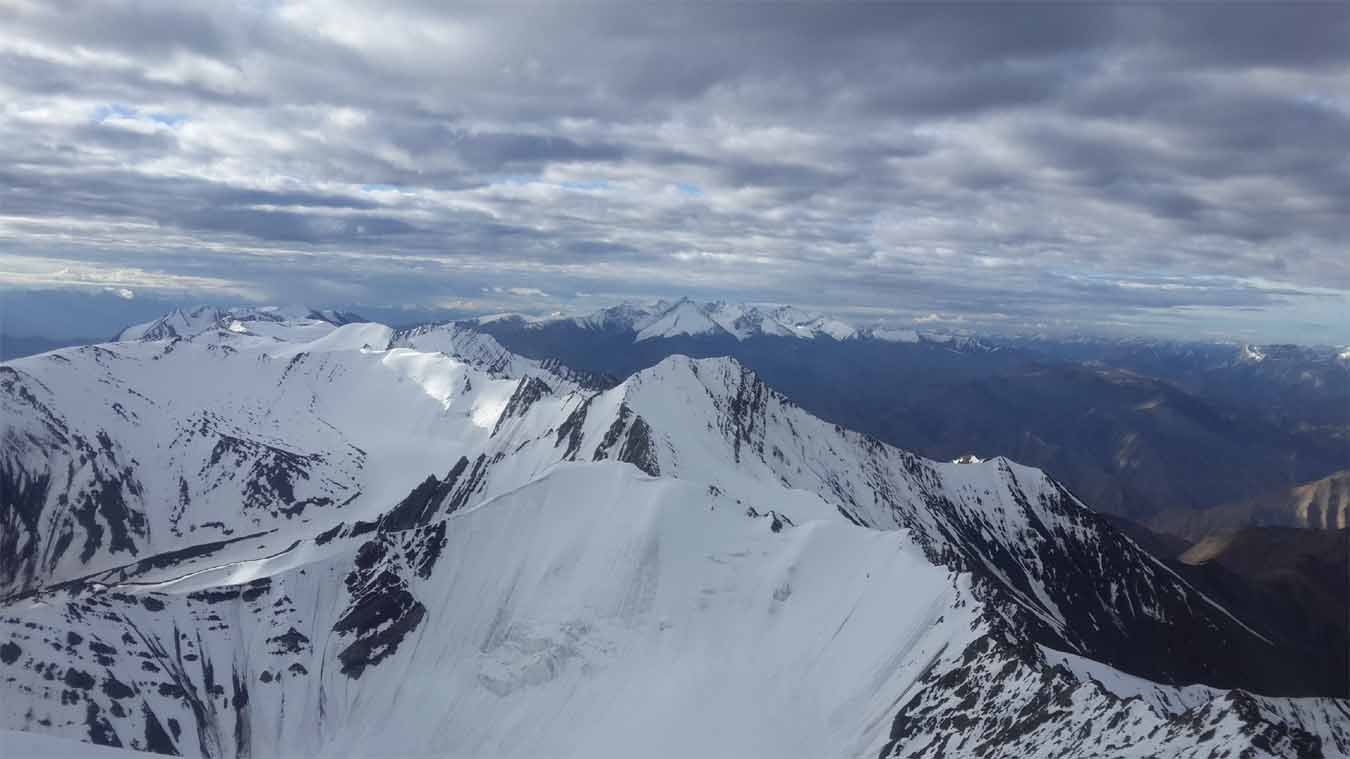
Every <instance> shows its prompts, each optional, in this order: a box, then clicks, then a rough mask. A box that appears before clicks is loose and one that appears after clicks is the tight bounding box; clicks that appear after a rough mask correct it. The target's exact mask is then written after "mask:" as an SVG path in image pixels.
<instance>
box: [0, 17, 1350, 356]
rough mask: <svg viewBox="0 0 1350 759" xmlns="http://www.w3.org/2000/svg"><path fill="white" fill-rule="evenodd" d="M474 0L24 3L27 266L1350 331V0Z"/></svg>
mask: <svg viewBox="0 0 1350 759" xmlns="http://www.w3.org/2000/svg"><path fill="white" fill-rule="evenodd" d="M445 5H446V4H443V3H436V2H423V3H399V4H391V3H387V2H360V1H357V0H347V1H346V2H341V3H322V4H319V3H308V2H279V3H274V2H262V1H261V0H256V1H254V0H250V1H241V2H233V3H211V4H203V5H201V6H192V5H190V4H182V3H172V2H170V3H141V2H100V3H59V2H46V1H44V2H41V3H38V2H32V3H27V2H24V1H23V0H20V2H18V3H17V4H8V5H4V6H0V28H3V29H4V30H5V31H4V34H0V94H3V100H2V102H3V105H0V141H2V144H4V145H5V159H4V161H3V162H0V192H3V193H4V195H3V202H0V284H5V285H9V286H22V287H35V286H55V285H88V286H97V287H116V288H128V289H131V290H153V291H155V292H158V293H161V294H163V293H178V294H180V295H181V297H185V298H194V299H207V300H224V299H256V300H304V301H308V302H312V303H316V304H371V305H402V304H407V305H410V306H417V307H419V308H436V307H442V306H443V307H452V308H453V307H462V306H464V305H465V304H470V303H471V304H476V305H481V306H482V307H485V308H498V307H501V308H505V307H511V308H516V309H522V308H523V309H526V310H530V309H547V308H555V307H558V306H580V305H584V304H586V303H589V302H592V301H599V300H605V299H612V298H616V297H621V296H629V295H646V294H682V293H691V294H694V295H699V296H703V297H726V298H735V299H745V300H769V301H773V300H777V301H787V302H795V303H800V304H804V305H811V306H816V307H821V308H827V309H832V310H836V311H840V312H842V313H845V314H851V315H854V316H855V317H864V318H877V319H885V320H890V321H897V322H908V321H913V320H915V319H925V320H932V319H933V318H934V317H936V318H938V319H941V320H946V321H951V322H959V323H962V324H963V325H965V326H971V327H990V328H994V327H996V328H1006V329H1050V330H1060V329H1084V330H1088V331H1093V330H1101V329H1119V330H1127V331H1128V330H1134V331H1153V332H1157V331H1165V330H1176V331H1178V333H1179V334H1181V333H1184V334H1190V335H1196V336H1202V335H1206V334H1220V333H1221V334H1229V335H1234V336H1243V335H1249V334H1250V335H1253V336H1259V337H1266V338H1273V339H1301V340H1324V341H1341V342H1344V341H1350V326H1347V324H1348V323H1350V319H1347V318H1346V317H1347V307H1346V306H1347V293H1350V257H1347V254H1346V253H1347V242H1350V152H1347V150H1346V146H1347V145H1350V7H1348V6H1346V5H1344V4H1326V5H1316V4H1298V5H1294V6H1284V7H1276V6H1257V5H1245V4H1241V5H1228V6H1217V5H1214V6H1211V5H1198V4H1197V5H1189V4H1188V5H1183V6H1176V7H1154V6H1146V5H1137V4H1132V5H1127V6H1116V7H1086V6H1078V5H1063V4H1049V5H1036V6H1007V7H1004V6H989V5H983V4H981V5H978V6H960V7H942V6H936V5H928V4H924V5H913V6H903V7H894V6H879V5H870V4H869V5H861V4H842V5H841V4H830V5H820V6H816V5H791V6H780V5H761V4H741V3H736V4H728V5H726V6H720V5H712V4H679V3H671V4H667V5H666V6H654V5H650V4H625V5H598V4H597V5H590V4H586V5H575V4H569V5H566V6H562V5H540V6H519V5H512V6H509V7H503V6H499V5H483V6H479V7H474V6H461V5H459V4H455V5H456V8H457V10H455V11H454V12H450V11H447V10H446V9H445V8H444V7H443V6H445ZM394 6H398V7H394ZM580 293H587V294H590V295H579V294H580Z"/></svg>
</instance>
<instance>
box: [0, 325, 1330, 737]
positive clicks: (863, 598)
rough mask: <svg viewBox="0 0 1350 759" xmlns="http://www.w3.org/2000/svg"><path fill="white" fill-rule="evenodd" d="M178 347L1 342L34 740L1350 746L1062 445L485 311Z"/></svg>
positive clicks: (0, 624)
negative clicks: (568, 364)
mask: <svg viewBox="0 0 1350 759" xmlns="http://www.w3.org/2000/svg"><path fill="white" fill-rule="evenodd" d="M686 305H688V304H686ZM177 337H178V338H179V339H176V340H135V341H124V342H118V343H110V344H106V345H101V346H89V347H84V348H77V349H65V350H58V351H55V352H52V353H48V354H44V355H42V356H35V357H31V358H27V359H20V360H17V361H13V362H10V363H8V364H5V365H4V366H0V412H3V416H2V417H0V418H4V419H5V420H7V426H6V427H5V428H4V429H3V431H2V434H3V436H4V437H3V439H4V441H5V445H4V446H3V447H0V485H3V492H5V493H7V494H12V498H11V503H13V504H14V506H13V507H11V508H9V509H7V510H5V511H2V512H0V519H2V520H3V521H0V598H3V599H5V600H4V601H0V604H2V607H0V608H3V613H2V614H0V641H4V643H3V644H0V694H3V696H4V698H0V729H11V730H13V729H17V730H26V731H33V732H40V733H46V734H50V735H54V736H62V737H67V738H79V739H82V740H86V741H92V742H95V743H101V744H105V745H118V746H123V747H130V748H134V749H137V750H150V751H157V752H161V753H179V754H184V755H205V756H229V757H237V756H251V757H266V756H287V757H292V756H301V757H304V756H312V757H318V756H330V755H333V754H334V753H339V754H345V755H350V756H386V755H391V754H394V755H397V754H407V755H417V754H427V753H432V752H435V753H441V754H448V755H452V756H475V757H476V756H505V757H517V756H518V757H525V756H538V755H549V756H597V755H644V756H672V757H674V756H690V755H710V756H715V755H732V756H795V755H803V754H806V755H811V756H819V755H826V756H832V755H841V756H883V755H884V756H887V757H910V756H926V755H932V752H933V750H934V749H933V747H934V746H942V747H944V748H943V751H944V753H945V755H947V756H1025V755H1036V756H1046V757H1065V758H1066V759H1067V758H1068V757H1081V756H1087V755H1094V756H1095V755H1113V756H1114V755H1124V756H1141V757H1142V756H1172V755H1187V753H1186V752H1188V751H1191V750H1192V749H1193V748H1194V747H1197V746H1203V749H1204V751H1205V752H1208V751H1210V750H1212V749H1222V750H1223V751H1227V752H1232V753H1236V752H1241V751H1244V750H1251V751H1253V752H1256V754H1257V755H1262V754H1263V753H1264V755H1272V756H1290V757H1293V756H1299V755H1309V754H1310V753H1311V754H1312V755H1316V753H1315V752H1316V751H1322V752H1324V753H1328V752H1332V753H1334V752H1336V751H1342V752H1343V751H1346V750H1350V729H1347V728H1346V726H1345V720H1344V715H1345V712H1344V711H1343V710H1342V711H1337V710H1338V709H1342V706H1341V705H1340V704H1339V702H1333V701H1329V700H1326V699H1287V698H1271V697H1266V696H1253V695H1249V694H1248V693H1247V692H1245V691H1242V690H1228V689H1229V688H1233V687H1234V686H1242V687H1244V688H1249V689H1253V690H1256V691H1257V692H1261V691H1266V692H1274V691H1284V692H1290V691H1291V690H1294V689H1296V687H1297V684H1296V683H1293V682H1291V681H1289V680H1287V679H1284V680H1282V679H1281V677H1286V676H1287V675H1288V674H1289V673H1290V672H1293V671H1294V670H1295V669H1296V664H1297V662H1294V661H1292V660H1287V661H1280V660H1276V661H1274V665H1275V669H1278V670H1288V672H1270V671H1266V670H1264V669H1262V668H1261V667H1260V666H1259V665H1260V664H1261V663H1262V662H1268V661H1271V660H1272V656H1271V651H1272V650H1274V649H1273V648H1272V647H1273V646H1274V645H1275V644H1274V643H1273V642H1272V641H1270V640H1269V639H1268V638H1267V637H1266V634H1265V633H1264V632H1263V631H1261V630H1257V629H1252V628H1249V627H1248V626H1247V625H1246V624H1245V623H1244V622H1243V621H1241V620H1239V619H1237V618H1235V617H1234V616H1233V615H1232V614H1231V613H1229V611H1228V610H1227V609H1225V608H1224V607H1223V606H1221V605H1220V604H1218V603H1216V602H1214V601H1213V600H1211V599H1209V598H1207V597H1205V596H1204V595H1203V594H1200V593H1199V592H1197V591H1196V590H1195V589H1194V588H1192V587H1190V586H1189V585H1188V584H1187V583H1186V582H1185V581H1183V580H1182V579H1181V578H1179V577H1177V576H1176V575H1174V574H1172V573H1171V572H1170V571H1168V570H1167V569H1166V568H1165V567H1164V566H1162V565H1161V564H1160V563H1158V562H1157V561H1156V560H1154V559H1153V557H1151V556H1149V555H1148V554H1147V553H1145V552H1144V551H1143V550H1142V549H1140V548H1139V547H1138V546H1137V545H1136V544H1134V543H1133V542H1132V541H1130V540H1129V539H1128V538H1125V537H1124V536H1123V535H1121V534H1120V533H1118V532H1116V531H1115V530H1114V528H1112V527H1111V526H1110V525H1109V524H1107V523H1106V522H1105V521H1104V520H1102V519H1100V518H1099V517H1097V515H1096V514H1094V513H1093V512H1092V511H1091V510H1090V509H1088V508H1087V507H1086V506H1085V505H1084V504H1082V503H1081V502H1079V500H1078V499H1077V498H1075V497H1074V496H1073V495H1072V494H1070V493H1068V492H1067V491H1066V490H1064V488H1062V487H1061V486H1060V485H1059V484H1058V483H1056V482H1054V481H1053V480H1052V479H1050V478H1048V477H1046V476H1045V475H1044V474H1043V473H1041V472H1040V471H1038V470H1035V469H1032V468H1029V467H1024V466H1020V465H1017V464H1015V463H1013V462H1011V461H1009V460H1007V459H1006V458H1003V457H994V458H991V459H989V460H987V461H982V462H974V463H964V464H955V463H939V462H935V461H930V460H927V459H924V458H922V457H919V456H915V455H913V454H910V453H907V452H905V451H901V450H898V449H895V448H892V447H890V446H886V445H883V444H881V443H879V442H878V441H876V440H874V439H871V438H869V437H867V436H865V435H861V434H857V433H854V432H851V431H848V430H845V429H843V428H840V427H838V426H836V425H832V424H828V423H826V422H823V421H821V420H819V419H817V418H815V417H813V416H811V415H810V414H808V413H806V412H805V411H804V410H802V409H801V408H799V407H798V406H796V405H795V404H793V403H791V402H790V401H789V400H788V399H787V398H785V397H783V396H782V395H780V394H779V393H777V392H776V391H774V390H773V389H772V388H770V387H768V386H767V385H766V384H765V383H764V382H763V381H762V380H761V379H760V378H759V377H757V376H756V375H755V374H754V373H753V372H751V371H750V370H749V369H747V368H746V367H745V366H743V365H742V364H740V363H739V362H738V361H736V360H734V359H730V358H704V359H691V358H688V357H686V356H681V355H676V356H670V357H668V358H665V359H664V360H662V361H660V362H659V363H658V364H656V365H655V366H652V367H650V368H648V369H644V370H642V371H640V372H637V373H635V374H633V375H631V376H629V377H627V378H624V379H622V380H617V381H614V382H610V383H605V384H599V385H597V384H590V383H586V382H582V381H578V379H577V378H576V375H575V374H573V373H570V372H568V371H567V370H566V369H565V368H563V367H559V366H556V365H546V364H544V363H542V362H536V361H531V360H528V359H523V358H521V357H518V356H514V355H512V354H510V353H509V352H506V351H504V350H503V349H502V348H501V346H500V345H499V344H497V343H496V342H495V341H494V340H492V339H491V338H489V337H487V336H485V335H481V334H478V333H476V332H474V331H473V330H469V329H466V328H465V327H464V326H463V325H439V326H434V327H423V328H418V329H414V330H400V331H396V330H391V329H389V328H387V327H384V326H382V325H377V324H348V325H344V326H338V327H334V326H332V325H330V326H329V328H328V329H327V330H325V331H324V332H323V334H321V335H318V336H311V335H306V334H304V333H302V332H300V331H294V330H293V331H288V332H281V331H279V332H276V333H273V334H270V335H267V336H266V337H265V338H264V337H263V336H259V335H256V334H252V331H251V330H250V333H248V334H245V333H243V332H237V331H230V330H225V331H224V332H219V333H217V332H212V331H205V332H201V333H198V334H197V335H195V336H182V335H179V336H177ZM1197 682H1198V683H1204V684H1205V686H1203V687H1199V686H1187V687H1183V686H1185V684H1188V683H1197ZM1032 713H1035V714H1038V715H1040V714H1045V716H1046V718H1045V719H1039V718H1026V719H1019V718H1017V717H1016V716H1015V715H1027V714H1032ZM652 736H671V737H669V738H666V739H663V740H660V741H653V740H652ZM1122 747H1125V748H1122ZM1197 755H1204V754H1197Z"/></svg>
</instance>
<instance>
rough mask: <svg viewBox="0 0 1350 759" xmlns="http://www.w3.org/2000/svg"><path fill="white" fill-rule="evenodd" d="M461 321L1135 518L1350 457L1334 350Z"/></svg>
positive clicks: (676, 323) (1260, 488)
mask: <svg viewBox="0 0 1350 759" xmlns="http://www.w3.org/2000/svg"><path fill="white" fill-rule="evenodd" d="M466 324H467V325H469V326H472V327H474V328H475V329H480V330H482V331H485V332H488V333H490V334H492V335H493V336H494V337H496V338H497V339H498V341H500V342H501V343H502V344H503V345H504V346H506V347H507V348H508V349H510V350H512V351H514V352H516V353H520V354H522V355H527V356H531V357H534V358H537V359H543V358H552V359H555V360H557V361H559V362H561V363H563V364H566V365H568V366H572V367H574V368H577V369H584V370H587V371H591V372H594V373H597V374H610V375H614V376H625V375H627V374H629V373H632V372H634V371H639V370H641V369H643V368H646V367H649V366H652V365H654V364H656V363H657V362H659V361H661V360H662V359H664V358H665V357H667V356H669V355H674V354H687V355H690V356H696V357H703V356H733V357H735V358H736V359H737V360H739V361H741V362H743V363H744V364H746V365H747V366H750V367H752V368H753V369H754V370H755V371H756V372H758V373H759V374H760V375H762V376H763V377H764V378H765V379H766V380H767V381H768V382H770V383H771V384H773V385H774V386H775V387H776V388H778V389H780V390H781V391H782V392H784V393H786V394H787V395H788V397H790V398H792V399H794V400H795V401H797V402H798V403H800V404H802V405H803V407H805V408H807V409H808V410H810V411H811V412H812V413H814V414H817V415H819V416H821V417H822V418H825V419H828V420H831V421H834V422H837V423H839V424H843V425H845V426H848V427H850V428H853V429H858V430H860V431H863V432H867V433H869V434H872V435H876V436H877V437H878V438H880V439H882V440H884V441H886V442H888V443H891V444H893V445H898V446H902V447H905V448H908V449H912V450H915V451H918V452H920V453H922V454H924V455H926V456H931V457H933V458H937V459H943V460H950V459H954V458H957V457H959V456H962V455H965V454H968V453H973V454H976V455H979V456H983V457H988V456H994V455H999V454H1003V455H1008V456H1012V457H1014V458H1016V459H1018V460H1020V461H1026V462H1028V463H1031V464H1033V465H1035V466H1038V467H1042V468H1044V469H1045V470H1046V471H1048V472H1051V473H1052V474H1053V475H1054V476H1055V477H1057V478H1059V479H1060V480H1062V481H1063V482H1065V483H1066V484H1068V485H1069V486H1070V487H1071V488H1072V489H1073V490H1074V491H1075V492H1077V493H1079V494H1081V495H1082V496H1083V497H1084V498H1087V499H1088V500H1090V501H1091V502H1092V503H1094V504H1095V505H1096V506H1097V508H1100V509H1104V510H1106V511H1110V512H1114V513H1118V514H1124V515H1128V516H1131V517H1133V518H1136V519H1145V520H1146V519H1149V518H1151V517H1152V516H1153V515H1155V514H1159V513H1162V512H1168V511H1174V510H1175V511H1189V510H1194V509H1200V508H1207V507H1212V506H1217V505H1220V504H1223V503H1227V502H1231V501H1237V500H1241V499H1244V498H1248V497H1251V496H1252V495H1254V494H1258V493H1263V492H1266V491H1270V490H1273V489H1278V488H1284V487H1291V486H1294V485H1297V484H1299V483H1303V482H1307V481H1310V480H1314V479H1317V478H1320V477H1323V476H1326V475H1328V474H1330V473H1331V472H1334V471H1337V470H1339V469H1342V468H1344V467H1345V466H1346V465H1347V452H1348V451H1350V354H1347V353H1345V352H1344V351H1343V350H1342V349H1338V348H1321V349H1318V348H1296V347H1291V346H1245V345H1241V344H1189V343H1174V342H1166V341H1148V340H1139V339H1129V340H1114V339H1088V338H1064V339H1051V338H1046V337H1037V338H1011V337H992V336H981V337H976V336H972V335H960V334H943V333H935V332H924V331H914V330H896V329H885V328H878V327H872V328H854V327H852V326H849V325H847V324H844V323H842V322H840V321H838V320H834V319H830V318H828V317H824V316H820V315H816V314H812V313H810V312H806V311H802V310H800V309H795V308H788V307H779V308H764V307H754V306H742V305H734V304H726V303H697V302H693V301H690V300H687V299H684V300H678V301H660V302H657V303H649V304H640V303H629V304H622V305H619V306H615V307H612V308H606V309H602V310H600V311H596V312H595V313H592V314H588V315H584V316H556V317H548V318H538V317H526V316H521V315H496V316H492V317H486V318H481V319H477V320H472V321H471V322H468V323H466Z"/></svg>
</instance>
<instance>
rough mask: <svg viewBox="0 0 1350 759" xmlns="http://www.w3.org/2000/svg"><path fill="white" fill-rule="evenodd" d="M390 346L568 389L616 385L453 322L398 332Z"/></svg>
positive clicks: (498, 375)
mask: <svg viewBox="0 0 1350 759" xmlns="http://www.w3.org/2000/svg"><path fill="white" fill-rule="evenodd" d="M390 345H391V347H397V348H411V349H413V350H417V351H422V352H432V353H443V354H445V355H447V356H451V357H454V358H457V359H461V360H463V361H464V362H466V363H468V364H469V365H470V366H472V367H474V368H476V369H479V370H481V371H484V372H487V373H488V374H490V375H492V376H494V377H502V378H516V379H520V378H523V377H536V378H538V379H541V380H545V381H547V382H550V383H555V384H557V385H558V386H559V387H564V388H566V389H568V390H575V389H579V388H583V387H585V388H598V387H602V386H605V385H609V384H613V383H612V382H611V381H610V380H609V379H608V378H606V377H598V376H596V375H593V374H589V373H587V372H578V371H574V370H572V369H569V368H568V367H565V366H563V365H561V364H559V363H558V362H556V361H548V360H544V361H539V360H535V359H530V358H525V357H524V356H518V355H516V354H514V353H511V352H510V351H508V350H506V349H505V348H503V347H502V345H501V343H498V342H497V340H496V338H494V337H492V336H491V335H489V334H486V333H484V332H478V331H476V330H473V329H470V328H468V327H465V326H461V325H459V324H455V323H453V322H450V323H446V324H433V325H425V326H421V327H414V328H412V329H406V330H399V331H398V332H395V333H394V334H393V337H392V338H391V340H390Z"/></svg>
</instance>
